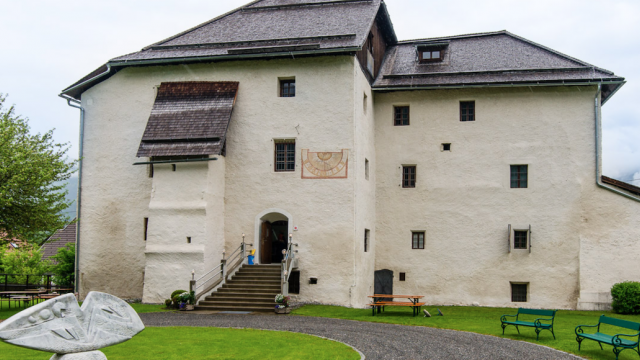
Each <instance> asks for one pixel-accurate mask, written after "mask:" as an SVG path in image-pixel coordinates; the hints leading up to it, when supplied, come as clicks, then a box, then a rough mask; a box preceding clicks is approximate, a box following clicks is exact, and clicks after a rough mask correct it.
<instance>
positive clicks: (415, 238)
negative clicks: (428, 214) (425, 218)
mask: <svg viewBox="0 0 640 360" xmlns="http://www.w3.org/2000/svg"><path fill="white" fill-rule="evenodd" d="M411 248H412V249H424V231H413V232H411Z"/></svg>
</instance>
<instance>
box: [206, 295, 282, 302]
mask: <svg viewBox="0 0 640 360" xmlns="http://www.w3.org/2000/svg"><path fill="white" fill-rule="evenodd" d="M244 295H245V296H213V295H212V296H207V297H205V298H204V300H203V301H222V302H248V303H271V302H274V301H275V296H267V297H263V296H259V297H249V296H246V295H248V294H244ZM201 303H202V301H201Z"/></svg>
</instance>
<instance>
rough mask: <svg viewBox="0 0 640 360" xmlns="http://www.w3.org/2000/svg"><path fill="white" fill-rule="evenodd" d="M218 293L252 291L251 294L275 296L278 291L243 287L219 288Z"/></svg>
mask: <svg viewBox="0 0 640 360" xmlns="http://www.w3.org/2000/svg"><path fill="white" fill-rule="evenodd" d="M218 292H219V293H228V292H229V293H253V294H256V293H257V294H273V296H276V295H278V294H279V293H280V288H278V289H243V288H219V289H218Z"/></svg>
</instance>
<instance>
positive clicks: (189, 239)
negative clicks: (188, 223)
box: [187, 236, 191, 244]
mask: <svg viewBox="0 0 640 360" xmlns="http://www.w3.org/2000/svg"><path fill="white" fill-rule="evenodd" d="M187 244H191V236H187Z"/></svg>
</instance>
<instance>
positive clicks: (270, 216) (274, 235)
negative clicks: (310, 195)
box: [254, 209, 293, 264]
mask: <svg viewBox="0 0 640 360" xmlns="http://www.w3.org/2000/svg"><path fill="white" fill-rule="evenodd" d="M292 220H293V219H292V217H291V214H289V213H288V212H286V211H284V210H282V209H267V210H265V211H263V212H261V213H260V214H258V216H256V223H255V232H254V234H255V237H254V244H255V246H254V247H255V249H256V260H257V262H258V263H259V264H274V263H280V262H281V261H282V250H283V249H285V248H286V246H287V244H288V241H289V234H291V233H292V231H293V222H292Z"/></svg>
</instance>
